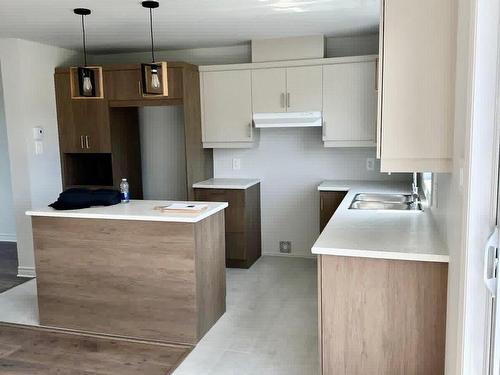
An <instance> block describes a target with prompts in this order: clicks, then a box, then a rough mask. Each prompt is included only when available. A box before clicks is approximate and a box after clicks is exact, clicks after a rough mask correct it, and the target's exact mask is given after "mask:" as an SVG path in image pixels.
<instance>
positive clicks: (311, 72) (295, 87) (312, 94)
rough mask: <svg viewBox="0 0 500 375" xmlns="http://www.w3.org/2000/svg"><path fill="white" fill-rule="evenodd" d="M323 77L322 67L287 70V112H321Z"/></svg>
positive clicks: (302, 67)
mask: <svg viewBox="0 0 500 375" xmlns="http://www.w3.org/2000/svg"><path fill="white" fill-rule="evenodd" d="M322 75H323V70H322V67H321V66H320V65H317V66H301V67H296V68H287V69H286V86H287V100H286V102H287V111H288V112H304V111H306V112H310V111H321V107H322V100H321V97H322V92H323V89H322Z"/></svg>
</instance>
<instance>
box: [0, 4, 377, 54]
mask: <svg viewBox="0 0 500 375" xmlns="http://www.w3.org/2000/svg"><path fill="white" fill-rule="evenodd" d="M159 1H160V7H159V8H158V9H156V10H155V13H154V23H155V39H156V46H157V49H180V48H194V47H212V46H224V45H234V44H241V43H246V42H248V41H249V40H251V39H253V38H267V37H284V36H297V35H312V34H324V35H326V36H346V35H356V34H364V33H372V32H376V31H377V28H378V18H379V0H159ZM0 2H1V5H0V37H14V38H22V39H28V40H33V41H39V42H42V43H47V44H52V45H57V46H60V47H66V48H77V49H80V48H81V26H80V20H79V18H78V17H77V16H76V15H74V14H73V11H72V10H73V8H76V7H86V8H90V9H91V10H92V14H91V15H90V16H88V17H87V19H86V25H87V42H88V47H89V51H90V52H91V53H108V52H126V51H141V50H146V49H147V48H148V46H149V44H148V43H149V24H148V22H149V19H148V11H147V10H146V9H144V8H142V6H141V5H140V3H141V1H140V0H43V1H42V0H10V1H7V0H0Z"/></svg>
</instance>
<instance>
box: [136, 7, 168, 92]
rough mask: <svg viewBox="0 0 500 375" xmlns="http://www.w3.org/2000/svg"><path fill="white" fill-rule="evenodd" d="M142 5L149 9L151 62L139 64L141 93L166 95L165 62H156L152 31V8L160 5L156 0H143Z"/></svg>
mask: <svg viewBox="0 0 500 375" xmlns="http://www.w3.org/2000/svg"><path fill="white" fill-rule="evenodd" d="M142 6H143V7H144V8H146V9H149V28H150V37H151V63H144V64H141V72H142V93H143V95H145V96H147V95H161V96H167V95H168V82H167V63H166V62H156V59H155V49H154V33H153V9H156V8H158V7H159V6H160V3H159V2H158V1H143V2H142Z"/></svg>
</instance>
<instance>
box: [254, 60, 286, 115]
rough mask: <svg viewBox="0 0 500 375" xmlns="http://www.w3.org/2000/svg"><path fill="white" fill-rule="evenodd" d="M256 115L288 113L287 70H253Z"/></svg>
mask: <svg viewBox="0 0 500 375" xmlns="http://www.w3.org/2000/svg"><path fill="white" fill-rule="evenodd" d="M252 108H253V112H254V113H269V112H286V69H285V68H269V69H254V70H252Z"/></svg>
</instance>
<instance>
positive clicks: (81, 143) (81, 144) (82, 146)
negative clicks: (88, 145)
mask: <svg viewBox="0 0 500 375" xmlns="http://www.w3.org/2000/svg"><path fill="white" fill-rule="evenodd" d="M80 147H81V148H82V149H84V148H85V146H84V145H83V135H81V136H80Z"/></svg>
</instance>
